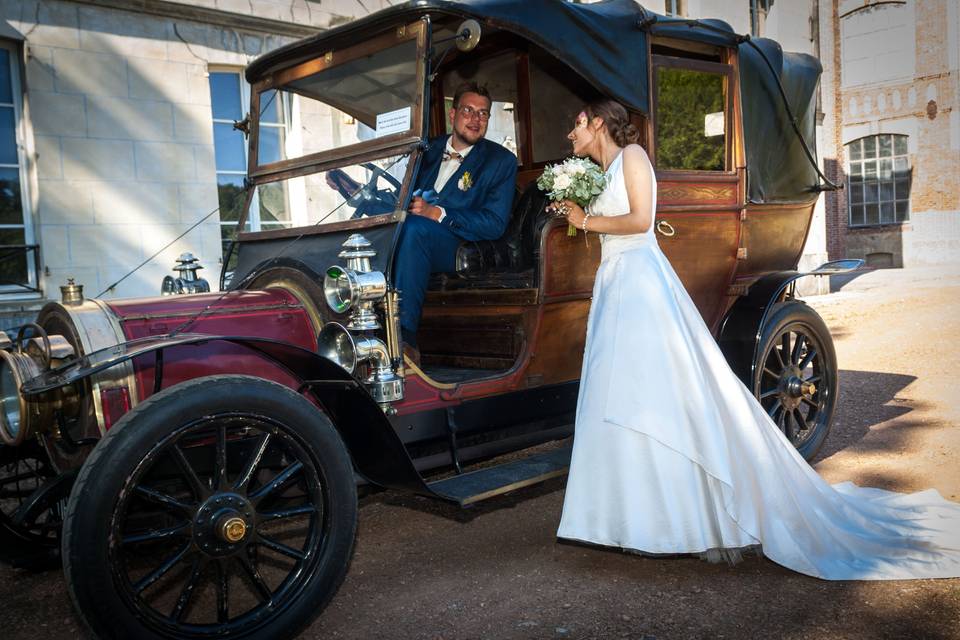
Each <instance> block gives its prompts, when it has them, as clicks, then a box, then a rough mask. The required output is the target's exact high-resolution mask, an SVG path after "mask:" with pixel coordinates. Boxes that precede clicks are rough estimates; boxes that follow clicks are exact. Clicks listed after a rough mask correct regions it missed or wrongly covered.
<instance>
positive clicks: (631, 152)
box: [623, 144, 650, 175]
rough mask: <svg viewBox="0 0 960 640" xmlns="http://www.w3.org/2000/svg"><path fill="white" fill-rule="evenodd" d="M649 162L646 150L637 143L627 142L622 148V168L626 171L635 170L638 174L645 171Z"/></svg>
mask: <svg viewBox="0 0 960 640" xmlns="http://www.w3.org/2000/svg"><path fill="white" fill-rule="evenodd" d="M649 164H650V158H649V157H647V152H646V150H645V149H644V148H643V147H641V146H640V145H638V144H628V145H627V146H625V147H624V148H623V170H624V172H626V173H633V172H636V173H637V174H639V175H643V174H645V173H646V168H647V166H648V165H649Z"/></svg>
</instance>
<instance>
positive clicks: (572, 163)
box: [537, 156, 607, 236]
mask: <svg viewBox="0 0 960 640" xmlns="http://www.w3.org/2000/svg"><path fill="white" fill-rule="evenodd" d="M537 187H538V188H539V189H540V190H541V191H543V192H545V193H546V194H547V197H548V198H550V200H551V201H553V202H559V201H561V200H571V201H572V202H576V203H577V204H578V205H580V206H581V207H583V208H584V209H586V208H587V206H588V205H589V204H590V203H591V202H593V201H594V200H596V198H597V196H599V195H600V194H601V193H603V190H604V189H605V188H606V187H607V175H606V174H605V173H604V172H603V169H601V168H600V167H599V165H597V164H596V163H595V162H593V161H592V160H590V159H589V158H577V157H576V156H574V157H570V158H567V159H566V160H564V161H563V162H561V163H559V164H553V165H550V166H548V167H547V168H546V169H544V170H543V174H541V176H540V177H539V178H538V179H537ZM576 233H577V230H576V229H574V228H573V226H570V227H569V228H568V229H567V235H571V236H572V235H576Z"/></svg>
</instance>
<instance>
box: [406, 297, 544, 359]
mask: <svg viewBox="0 0 960 640" xmlns="http://www.w3.org/2000/svg"><path fill="white" fill-rule="evenodd" d="M532 313H533V312H528V311H527V309H526V308H524V307H493V306H491V307H483V308H476V307H469V308H464V307H459V308H453V307H451V308H445V307H424V310H423V317H422V319H421V321H420V327H419V330H418V331H417V342H418V344H419V347H420V353H421V357H422V358H423V361H424V362H425V363H432V364H443V365H448V366H466V367H477V368H486V367H490V368H500V369H506V368H509V367H510V366H512V365H513V364H514V362H515V361H516V359H517V358H518V357H519V356H520V352H521V350H522V349H523V345H524V342H525V341H526V340H527V335H528V332H529V329H528V327H527V325H528V324H529V323H530V322H531V321H532V315H531V314H532ZM528 316H530V319H528Z"/></svg>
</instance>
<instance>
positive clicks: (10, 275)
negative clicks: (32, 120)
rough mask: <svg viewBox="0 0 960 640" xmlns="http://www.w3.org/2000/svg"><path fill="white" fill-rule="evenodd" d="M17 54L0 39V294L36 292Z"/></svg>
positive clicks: (35, 263)
mask: <svg viewBox="0 0 960 640" xmlns="http://www.w3.org/2000/svg"><path fill="white" fill-rule="evenodd" d="M21 107H22V94H21V92H20V53H19V49H18V47H17V46H16V45H14V44H13V43H7V42H4V41H2V40H0V293H4V294H15V293H38V292H39V291H40V289H39V287H38V286H37V264H38V257H39V256H38V253H37V251H38V247H37V245H36V244H34V236H33V227H32V225H31V224H30V215H29V211H28V207H29V198H27V197H26V194H25V190H24V188H23V187H24V185H25V184H27V182H26V180H25V179H24V178H25V176H24V158H23V126H22V119H21Z"/></svg>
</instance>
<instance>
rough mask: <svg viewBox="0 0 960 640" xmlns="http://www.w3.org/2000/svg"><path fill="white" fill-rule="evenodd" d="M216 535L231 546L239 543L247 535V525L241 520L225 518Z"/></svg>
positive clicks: (234, 517)
mask: <svg viewBox="0 0 960 640" xmlns="http://www.w3.org/2000/svg"><path fill="white" fill-rule="evenodd" d="M218 533H219V534H220V537H221V538H222V539H223V540H224V541H226V542H229V543H231V544H232V543H237V542H240V541H241V540H243V538H244V536H246V535H247V523H246V522H244V521H243V518H238V517H236V516H233V517H230V518H227V519H226V520H224V522H223V524H221V525H220V531H219V532H218Z"/></svg>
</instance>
